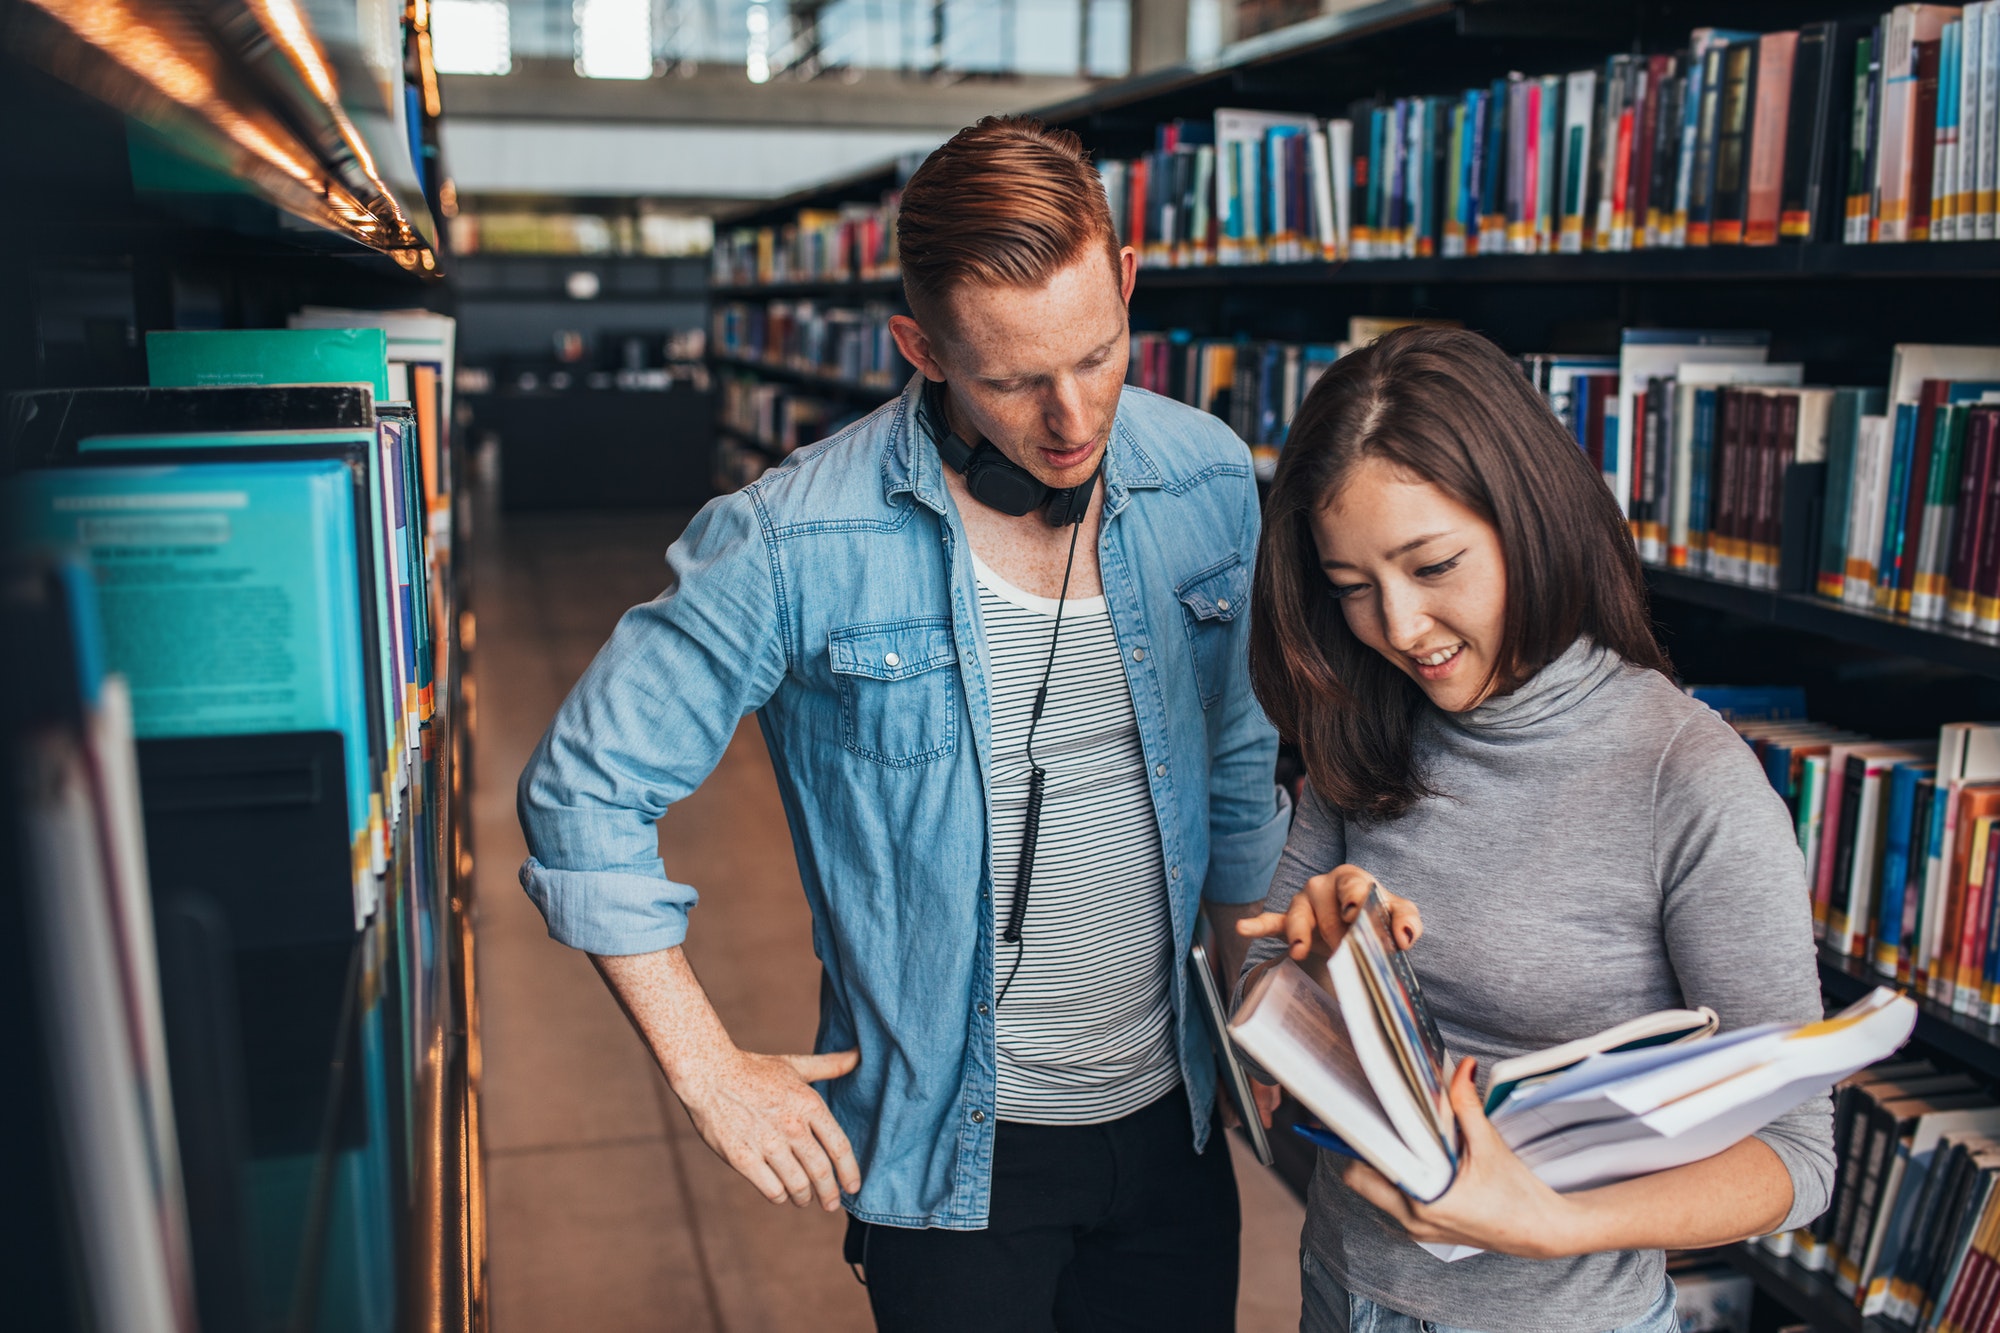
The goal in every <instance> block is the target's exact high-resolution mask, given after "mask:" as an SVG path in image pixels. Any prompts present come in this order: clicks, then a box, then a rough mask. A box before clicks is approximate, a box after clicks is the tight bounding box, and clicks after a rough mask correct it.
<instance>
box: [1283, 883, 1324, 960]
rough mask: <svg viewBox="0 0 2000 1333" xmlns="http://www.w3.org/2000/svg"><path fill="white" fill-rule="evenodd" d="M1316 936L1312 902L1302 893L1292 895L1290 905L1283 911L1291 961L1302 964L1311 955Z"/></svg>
mask: <svg viewBox="0 0 2000 1333" xmlns="http://www.w3.org/2000/svg"><path fill="white" fill-rule="evenodd" d="M1318 934H1319V929H1318V923H1317V922H1316V921H1315V920H1314V917H1313V904H1312V900H1311V899H1310V898H1308V897H1306V895H1305V894H1303V893H1299V894H1294V895H1293V896H1292V905H1291V906H1290V907H1288V908H1286V909H1285V939H1286V940H1287V941H1289V942H1290V944H1291V952H1292V961H1294V962H1299V963H1303V962H1304V961H1305V960H1306V958H1307V957H1308V956H1310V955H1311V953H1312V949H1313V940H1314V938H1315V937H1316V936H1317V935H1318Z"/></svg>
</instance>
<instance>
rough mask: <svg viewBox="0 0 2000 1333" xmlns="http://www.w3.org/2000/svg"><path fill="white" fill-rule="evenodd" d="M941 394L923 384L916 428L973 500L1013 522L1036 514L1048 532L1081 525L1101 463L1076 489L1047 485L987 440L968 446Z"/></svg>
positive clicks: (933, 383) (936, 384) (934, 385)
mask: <svg viewBox="0 0 2000 1333" xmlns="http://www.w3.org/2000/svg"><path fill="white" fill-rule="evenodd" d="M944 393H945V389H944V384H943V383H942V382H941V381H938V380H932V379H926V380H925V381H924V388H923V393H922V396H920V397H919V398H918V399H917V424H918V425H920V426H922V427H923V429H924V433H925V434H927V435H929V436H930V437H931V442H932V443H933V444H935V445H937V451H938V456H939V457H940V458H942V459H944V461H945V465H946V466H947V467H949V468H950V469H951V470H952V471H954V472H956V473H958V474H959V475H960V476H962V477H964V478H965V488H966V489H967V490H969V491H971V492H972V498H973V499H975V500H977V501H979V503H981V504H983V505H985V506H986V507H987V508H989V509H997V510H999V511H1000V512H1001V513H1003V514H1010V515H1012V516H1013V517H1015V518H1019V517H1021V516H1022V515H1023V514H1028V513H1032V512H1033V511H1035V510H1036V509H1040V510H1041V511H1042V518H1043V520H1044V521H1046V522H1047V523H1048V525H1049V526H1050V527H1052V528H1061V527H1068V526H1069V525H1071V524H1073V523H1081V522H1083V519H1084V515H1086V514H1088V513H1089V512H1090V496H1091V493H1092V492H1093V491H1095V490H1096V489H1097V473H1098V472H1101V471H1103V470H1104V469H1103V464H1102V463H1100V464H1099V465H1098V468H1097V471H1094V472H1092V473H1091V474H1090V479H1089V480H1088V481H1085V482H1083V483H1082V484H1080V485H1076V486H1065V487H1060V488H1058V487H1054V486H1049V485H1046V484H1044V483H1043V482H1042V481H1041V480H1040V479H1039V478H1037V477H1036V476H1035V474H1034V473H1032V472H1030V471H1028V469H1026V468H1024V467H1022V466H1021V465H1020V464H1019V463H1016V462H1015V461H1014V460H1013V459H1011V458H1009V457H1007V455H1005V454H1003V453H1001V452H1000V451H999V450H998V449H995V448H994V447H993V446H992V445H991V444H989V443H987V442H986V441H985V440H981V441H980V442H979V443H978V444H967V443H966V442H965V441H964V440H962V439H960V438H959V436H958V433H957V432H955V431H954V430H952V428H951V418H950V417H949V415H948V414H947V413H946V411H945V399H944Z"/></svg>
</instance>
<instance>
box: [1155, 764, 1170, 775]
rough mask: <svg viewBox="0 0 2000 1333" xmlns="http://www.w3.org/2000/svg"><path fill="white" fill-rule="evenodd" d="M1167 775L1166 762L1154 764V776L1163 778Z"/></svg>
mask: <svg viewBox="0 0 2000 1333" xmlns="http://www.w3.org/2000/svg"><path fill="white" fill-rule="evenodd" d="M1166 775H1167V766H1166V765H1165V764H1154V765H1153V776H1154V777H1156V778H1163V777H1165V776H1166Z"/></svg>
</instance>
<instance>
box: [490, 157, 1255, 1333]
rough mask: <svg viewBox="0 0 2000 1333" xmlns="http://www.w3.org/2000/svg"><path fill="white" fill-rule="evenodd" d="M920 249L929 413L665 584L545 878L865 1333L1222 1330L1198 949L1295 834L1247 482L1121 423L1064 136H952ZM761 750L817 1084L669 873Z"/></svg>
mask: <svg viewBox="0 0 2000 1333" xmlns="http://www.w3.org/2000/svg"><path fill="white" fill-rule="evenodd" d="M898 240H899V249H900V254H901V260H902V266H903V282H904V288H905V292H906V294H907V296H908V299H909V305H910V311H911V314H910V315H909V316H908V317H898V318H896V319H895V320H894V321H892V325H891V327H892V331H893V333H894V335H895V338H896V342H897V345H898V346H899V347H900V348H901V349H902V351H903V354H904V355H905V356H906V357H907V358H908V359H909V361H910V362H911V364H913V365H914V366H915V367H916V368H917V371H918V374H917V375H916V376H914V377H913V378H912V380H911V382H910V385H909V387H908V388H907V389H906V390H905V391H904V393H903V395H902V397H901V398H900V399H899V400H898V401H896V402H894V403H892V404H890V405H889V406H887V407H884V408H883V409H881V410H880V411H878V412H876V413H874V414H873V415H872V416H870V417H868V418H866V419H865V420H863V421H862V422H860V423H858V424H857V425H855V426H853V427H851V428H849V429H848V430H845V431H843V432H841V433H840V434H838V435H836V436H835V437H834V438H832V439H830V440H827V441H825V442H823V443H821V444H818V445H816V446H814V447H812V448H810V449H808V450H805V451H803V452H802V453H800V454H799V455H798V456H797V457H796V458H795V459H794V460H792V461H791V462H790V463H789V464H788V465H787V466H785V467H782V468H779V469H777V470H775V471H773V472H771V473H769V474H767V475H766V476H765V477H763V478H762V479H760V480H759V481H758V482H756V483H755V484H753V485H751V486H750V487H748V488H746V489H745V490H744V491H742V492H739V493H738V494H736V495H732V496H727V497H724V498H723V499H720V500H717V501H715V502H714V503H712V504H710V505H709V506H708V507H707V508H706V509H704V510H703V511H702V513H701V514H700V515H698V516H697V517H696V519H695V520H694V522H693V523H692V524H691V525H690V526H689V528H688V530H687V532H686V533H685V534H684V535H683V536H682V538H681V539H680V541H678V542H676V543H675V544H674V546H673V548H672V549H671V550H670V551H669V552H668V564H669V567H670V569H671V572H672V581H671V583H670V585H669V587H668V590H667V592H666V593H664V594H663V595H662V596H661V597H660V598H659V599H657V600H655V601H653V602H651V603H648V604H647V605H645V606H641V607H637V608H635V609H634V610H632V611H631V612H629V613H628V614H627V616H626V617H625V619H624V620H623V621H622V622H621V624H620V625H619V628H618V630H617V632H616V633H615V634H614V636H613V637H612V640H611V642H610V644H609V645H608V646H607V647H606V648H605V650H604V651H603V652H602V653H601V654H600V655H599V656H598V659H597V661H596V662H594V663H593V664H592V666H591V668H590V670H589V671H588V672H587V673H586V674H585V676H584V678H583V679H582V681H580V682H579V684H578V685H577V687H576V689H575V691H574V692H573V693H572V695H571V696H570V698H569V700H568V701H567V702H565V704H564V705H563V708H562V710H561V712H560V714H559V715H558V716H557V718H556V720H555V722H554V724H553V725H552V727H551V728H550V731H549V734H548V736H547V737H546V738H545V739H544V741H543V742H542V745H541V747H540V748H539V749H538V750H537V752H536V754H535V757H534V759H533V760H532V761H531V763H530V765H529V767H528V770H527V772H526V773H524V774H523V775H522V780H521V811H522V819H523V823H524V825H525V827H526V829H527V832H528V841H529V847H530V849H531V850H532V852H533V857H532V858H531V859H530V860H529V862H528V863H527V865H526V866H525V867H524V868H523V872H522V877H523V882H524V883H525V884H526V886H527V888H528V891H529V892H530V894H532V895H533V896H534V898H535V900H536V902H537V903H538V904H539V905H540V906H541V907H542V910H543V912H544V914H545V915H546V916H547V918H548V921H549V928H550V931H551V933H552V934H553V935H555V937H556V938H557V939H560V940H563V941H564V942H566V943H569V944H572V945H574V946H575V947H578V948H582V949H586V950H588V951H589V952H590V953H591V954H592V955H593V956H594V957H595V958H596V959H597V962H598V965H599V967H600V969H601V970H602V971H603V973H604V975H605V977H606V979H607V981H608V982H609V983H610V985H611V987H612V988H613V990H615V991H616V992H617V994H618V996H619V999H620V1001H621V1002H622V1003H623V1004H624V1006H625V1008H626V1010H627V1012H628V1013H630V1014H631V1016H632V1018H633V1021H634V1022H635V1024H636V1025H637V1026H638V1028H639V1030H640V1031H641V1033H642V1034H643V1035H644V1036H645V1038H646V1040H647V1042H648V1043H649V1045H650V1046H651V1048H652V1050H653V1052H654V1054H655V1055H656V1056H657V1058H658V1059H659V1062H660V1066H661V1068H662V1069H663V1070H664V1071H665V1072H666V1075H667V1077H668V1079H669V1081H670V1082H671V1083H672V1084H673V1086H674V1089H675V1091H676V1092H677V1093H678V1094H679V1095H680V1098H681V1100H682V1101H683V1102H684V1103H685V1104H686V1106H687V1108H688V1112H689V1114H690V1115H691V1116H692V1118H693V1120H694V1122H695V1125H696V1126H697V1127H698V1128H699V1130H700V1131H701V1133H702V1135H703V1137H704V1138H705V1139H706V1140H707V1141H708V1143H709V1145H710V1146H711V1147H712V1148H714V1149H715V1151H716V1152H717V1153H719V1154H720V1155H721V1156H723V1157H724V1158H725V1159H726V1160H728V1161H729V1162H730V1163H731V1164H732V1165H733V1166H735V1167H736V1168H737V1169H738V1170H739V1171H740V1172H742V1173H743V1175H744V1176H746V1177H747V1178H748V1179H749V1180H750V1181H751V1182H752V1183H753V1184H755V1185H756V1186H757V1187H758V1188H759V1189H761V1190H762V1191H763V1192H764V1193H765V1194H766V1195H767V1196H768V1197H770V1198H771V1199H773V1200H774V1201H781V1200H783V1199H786V1198H788V1197H789V1198H790V1199H791V1200H792V1201H793V1202H795V1203H798V1204H801V1205H804V1204H807V1203H810V1202H812V1201H814V1200H815V1199H817V1201H818V1202H819V1203H820V1204H821V1205H822V1206H824V1207H827V1208H837V1207H840V1206H841V1205H842V1204H845V1206H846V1208H847V1210H848V1213H849V1215H850V1219H851V1223H850V1230H849V1236H848V1253H849V1257H850V1259H852V1260H853V1261H854V1262H856V1263H857V1264H858V1265H859V1266H860V1268H861V1270H862V1271H863V1272H864V1273H865V1275H866V1280H867V1282H868V1286H869V1297H870V1300H871V1302H872V1304H873V1307H874V1310H875V1315H876V1319H877V1322H878V1324H879V1326H880V1327H881V1328H883V1329H887V1330H912V1331H918V1330H921V1331H923V1333H933V1331H935V1330H944V1329H951V1330H955V1331H960V1333H963V1331H968V1330H993V1331H994V1333H1017V1331H1018V1330H1024V1329H1037V1328H1056V1329H1065V1330H1067V1329H1092V1330H1108V1329H1149V1330H1153V1329H1162V1328H1173V1329H1181V1330H1224V1329H1228V1328H1231V1327H1233V1321H1234V1305H1235V1286H1236V1265H1237V1220H1238V1219H1237V1203H1236V1193H1235V1183H1234V1177H1233V1175H1232V1173H1231V1170H1230V1165H1229V1156H1228V1153H1227V1149H1226V1145H1225V1144H1224V1142H1223V1141H1222V1139H1221V1137H1220V1136H1219V1135H1215V1134H1211V1132H1210V1130H1211V1124H1212V1116H1211V1110H1212V1106H1213V1103H1214V1098H1215V1077H1214V1066H1213V1063H1212V1060H1211V1057H1210V1055H1209V1052H1208V1050H1207V1047H1206V1045H1205V1039H1204V1036H1203V1034H1202V1030H1201V1026H1200V1023H1199V1021H1198V1015H1197V1012H1196V1009H1195V1007H1194V1006H1195V1005H1197V1004H1198V1003H1199V998H1198V997H1197V996H1194V995H1193V994H1191V993H1190V991H1189V988H1188V985H1187V980H1186V978H1187V973H1186V969H1185V967H1184V966H1183V964H1184V961H1185V959H1186V958H1187V955H1188V950H1189V946H1190V940H1191V938H1192V934H1193V931H1194V927H1195V922H1196V916H1197V913H1198V912H1201V911H1204V910H1205V911H1207V912H1208V913H1209V914H1210V915H1211V917H1212V918H1213V919H1214V921H1215V924H1216V926H1217V927H1218V936H1219V938H1221V939H1223V940H1225V941H1229V942H1230V946H1231V947H1230V950H1229V951H1230V952H1231V953H1232V955H1235V956H1240V945H1238V944H1237V937H1236V934H1235V931H1234V930H1233V929H1232V928H1231V926H1232V925H1233V922H1234V920H1235V919H1236V918H1237V917H1239V916H1242V915H1247V914H1249V913H1252V912H1254V911H1255V910H1256V907H1257V903H1258V900H1259V899H1260V898H1261V896H1262V895H1263V893H1264V891H1265V888H1266V887H1267V885H1268V884H1269V881H1270V878H1271V874H1272V871H1273V868H1274V867H1275V865H1276V862H1277V857H1278V853H1279V851H1280V848H1281V845H1282V843H1283V841H1284V835H1285V829H1286V826H1287V819H1288V814H1289V808H1288V805H1287V803H1286V802H1285V801H1284V799H1283V797H1282V795H1280V794H1278V793H1277V792H1276V791H1275V789H1274V787H1273V785H1272V763H1273V759H1274V755H1275V750H1276V739H1275V736H1274V734H1273V732H1272V730H1271V727H1270V725H1269V723H1268V722H1267V721H1266V720H1265V718H1264V716H1263V714H1262V713H1261V711H1260V710H1259V709H1258V707H1257V703H1256V701H1255V700H1254V699H1253V698H1252V696H1251V693H1250V689H1249V685H1248V677H1247V671H1246V665H1245V642H1246V638H1247V635H1246V630H1247V626H1248V606H1247V598H1248V593H1249V587H1250V573H1251V567H1252V564H1253V563H1254V560H1255V552H1256V544H1257V530H1258V525H1257V515H1258V510H1257V495H1256V488H1255V484H1254V481H1253V478H1252V475H1251V466H1250V458H1249V454H1248V451H1247V450H1246V449H1245V447H1244V445H1243V443H1242V442H1241V441H1240V440H1238V439H1237V438H1236V437H1235V436H1234V435H1233V434H1231V433H1230V432H1229V430H1228V429H1227V428H1226V427H1225V426H1223V425H1222V424H1221V423H1220V422H1219V421H1217V420H1216V419H1215V418H1213V417H1210V416H1208V415H1206V414H1204V413H1201V412H1197V411H1195V410H1194V409H1192V408H1189V407H1185V406H1183V405H1181V404H1179V403H1175V402H1171V401H1169V400H1167V399H1163V398H1160V397H1157V396H1155V395H1152V394H1149V393H1145V392H1144V391H1141V390H1138V389H1134V388H1128V387H1126V385H1125V383H1124V379H1125V367H1126V355H1127V346H1128V336H1129V335H1128V330H1127V322H1126V302H1127V300H1128V299H1129V297H1130V296H1131V292H1132V285H1133V281H1134V278H1135V275H1136V260H1135V258H1134V256H1133V254H1132V252H1131V251H1130V250H1129V249H1124V248H1121V247H1120V246H1119V244H1118V240H1117V236H1116V233H1115V231H1114V230H1113V227H1112V223H1111V218H1110V213H1109V210H1108V208H1107V206H1106V202H1105V197H1104V192H1103V189H1102V187H1101V186H1100V184H1099V182H1098V179H1097V176H1096V173H1095V172H1094V171H1093V170H1092V169H1091V167H1090V164H1089V162H1088V160H1087V159H1086V158H1085V157H1084V155H1083V153H1082V151H1081V148H1080V146H1079V145H1078V143H1077V140H1076V138H1075V136H1073V135H1070V134H1066V133H1061V132H1054V131H1050V130H1047V129H1044V128H1043V127H1042V126H1040V125H1038V124H1036V123H1034V122H1032V121H1026V120H1013V119H1001V118H991V119H988V120H984V121H981V122H980V123H979V124H978V125H975V126H973V127H971V128H970V129H967V130H964V131H962V132H961V133H960V134H958V135H957V136H956V137H955V138H953V139H952V141H951V142H950V143H948V144H946V145H945V146H944V147H942V148H940V149H939V150H938V151H937V152H936V153H934V154H932V155H931V157H930V158H929V159H928V160H927V161H926V162H925V163H924V165H923V166H922V167H921V168H920V169H919V170H918V171H917V173H916V174H915V175H914V176H913V177H912V178H911V180H910V182H909V185H908V187H907V189H906V190H905V192H904V197H903V204H902V212H901V216H900V218H899V221H898ZM753 710H754V711H756V712H757V713H758V716H759V720H760V722H761V723H762V725H763V730H764V734H765V737H766V740H767V742H768V744H769V748H770V751H771V755H772V759H773V762H774V765H775V767H776V770H777V775H778V781H779V786H780V790H781V792H782V794H783V796H784V800H785V808H786V814H787V816H788V818H789V820H790V823H791V829H792V836H793V841H794V845H795V848H796V850H797V853H798V858H799V868H800V873H801V877H802V879H803V881H804V884H805V890H806V896H807V899H808V901H809V903H810V905H811V908H812V912H813V939H814V944H815V947H816V950H817V952H818V954H819V957H820V960H821V963H822V964H823V966H824V969H825V981H824V985H823V988H822V997H823V998H822V1005H821V1023H820V1035H819V1039H818V1041H817V1043H816V1045H817V1050H818V1052H819V1053H818V1054H815V1055H811V1056H766V1055H756V1054H751V1053H748V1052H744V1051H742V1050H739V1049H738V1048H737V1047H736V1046H735V1044H734V1043H733V1042H732V1041H731V1040H730V1039H729V1036H728V1034H727V1033H726V1032H725V1031H724V1029H723V1027H722V1024H721V1022H720V1020H719V1019H718V1018H717V1017H716V1014H715V1011H714V1009H713V1008H712V1007H711V1006H710V1005H709V1002H708V1000H707V998H706V996H705V995H704V994H703V992H702V990H701V987H700V984H699V983H698V982H697V981H696V979H695V977H694V975H693V973H692V972H691V971H690V970H689V968H688V965H687V963H686V961H685V960H684V958H683V957H682V955H681V950H680V948H679V945H680V943H681V940H682V938H683V936H684V935H685V933H686V928H687V924H686V923H687V909H688V908H689V907H690V906H691V905H692V904H693V901H694V897H695V894H694V890H693V889H692V888H691V887H689V886H686V885H677V884H674V883H672V882H671V881H669V880H668V879H666V877H665V875H664V873H663V872H662V869H661V864H660V861H659V859H658V856H657V851H656V848H655V846H654V841H653V839H654V832H653V828H652V825H653V822H654V821H655V820H657V819H658V818H659V816H660V814H661V813H662V812H663V811H664V810H665V809H666V808H667V806H668V805H669V804H671V803H672V802H673V801H676V800H678V799H680V798H681V797H682V796H684V795H686V794H687V793H688V792H689V791H691V790H693V789H694V788H695V787H696V786H698V785H699V784H700V783H701V781H702V780H703V779H704V778H706V776H707V775H708V773H709V771H710V770H711V769H712V768H713V766H714V764H715V762H716V760H717V758H718V757H719V756H720V754H721V751H722V748H723V746H724V745H725V744H726V743H727V741H728V738H729V735H730V733H731V731H732V730H733V729H734V727H735V724H736V722H737V720H738V719H739V718H740V717H742V716H743V715H744V714H745V713H748V712H751V711H753ZM725 891H726V890H725ZM1229 975H1234V972H1233V969H1232V970H1231V972H1230V973H1229ZM815 1085H817V1088H818V1089H819V1091H816V1090H815ZM822 1092H823V1093H824V1100H822Z"/></svg>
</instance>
